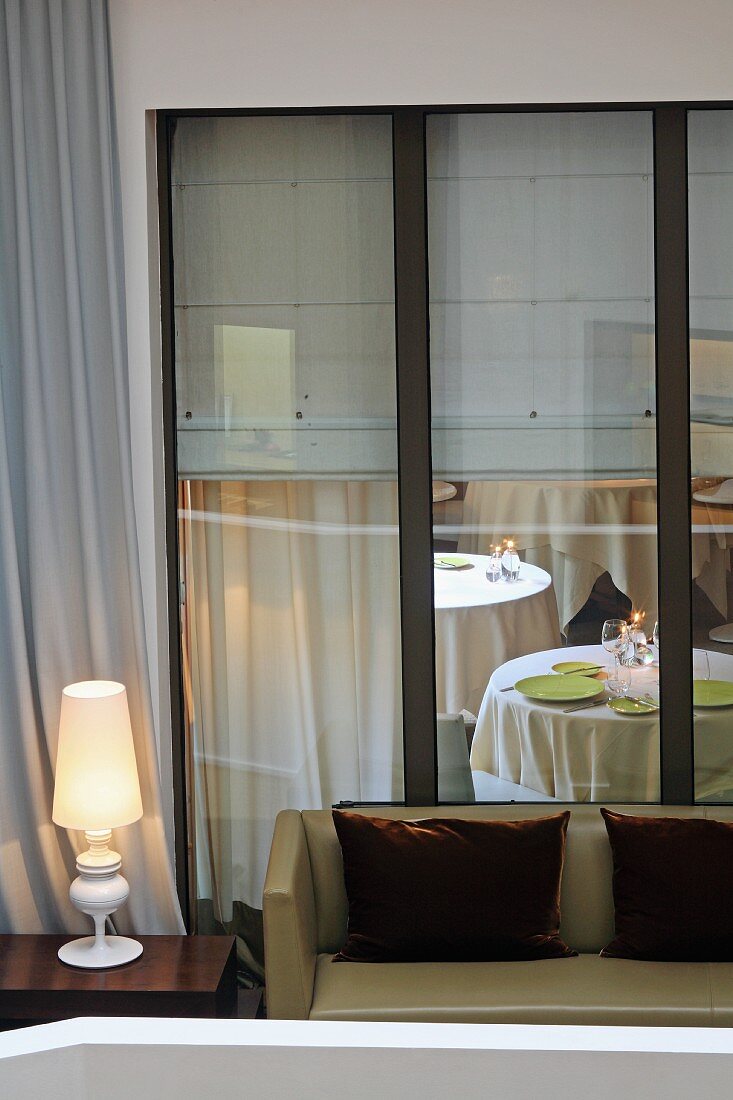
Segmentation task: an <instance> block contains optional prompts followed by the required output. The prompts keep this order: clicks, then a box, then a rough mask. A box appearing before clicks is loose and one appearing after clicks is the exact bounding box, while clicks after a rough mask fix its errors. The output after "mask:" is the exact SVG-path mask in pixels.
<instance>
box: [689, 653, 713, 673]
mask: <svg viewBox="0 0 733 1100" xmlns="http://www.w3.org/2000/svg"><path fill="white" fill-rule="evenodd" d="M692 679H693V680H709V679H710V658H709V657H708V654H707V651H706V650H704V649H693V651H692Z"/></svg>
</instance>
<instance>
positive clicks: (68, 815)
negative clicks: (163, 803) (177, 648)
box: [52, 680, 143, 831]
mask: <svg viewBox="0 0 733 1100" xmlns="http://www.w3.org/2000/svg"><path fill="white" fill-rule="evenodd" d="M142 814H143V806H142V800H141V798H140V783H139V781H138V776H137V766H136V764H135V748H134V745H133V741H132V727H131V725H130V711H129V709H128V706H127V691H126V690H125V686H124V684H117V683H115V682H114V681H112V680H85V681H83V682H82V683H79V684H70V685H69V686H68V687H65V688H64V690H63V694H62V696H61V721H60V724H59V745H58V755H57V757H56V787H55V790H54V797H53V814H52V816H53V820H54V821H55V822H56V824H57V825H62V826H63V827H64V828H66V829H84V830H87V831H91V830H95V829H115V828H117V827H118V826H119V825H129V824H130V823H131V822H133V821H137V820H138V818H140V817H142Z"/></svg>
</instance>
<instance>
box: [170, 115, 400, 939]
mask: <svg viewBox="0 0 733 1100" xmlns="http://www.w3.org/2000/svg"><path fill="white" fill-rule="evenodd" d="M172 198H173V252H174V274H175V340H176V404H177V429H178V431H177V451H178V454H177V462H178V477H179V504H180V508H179V536H180V573H181V580H182V585H181V598H182V602H181V614H182V638H181V645H182V658H183V671H184V693H185V711H186V722H187V728H188V738H189V746H190V753H191V759H192V774H193V777H194V790H193V797H194V812H195V850H196V874H195V878H196V889H197V897H198V899H199V906H200V911H199V916H200V924H199V927H200V929H201V930H202V931H205V930H206V929H207V927H208V928H210V927H213V926H214V925H213V924H212V921H216V922H218V923H219V924H226V923H227V922H229V921H231V920H234V921H235V923H236V921H237V920H238V918H239V917H241V915H242V914H243V913H245V912H247V910H246V906H251V907H259V905H260V899H261V896H262V884H263V878H264V871H265V866H266V861H267V856H268V853H269V847H270V841H271V838H272V827H273V822H274V818H275V815H276V814H277V812H278V811H279V810H281V809H282V808H284V807H288V806H294V807H298V808H305V807H320V806H328V805H330V804H332V803H333V802H337V801H340V800H342V799H343V800H349V799H350V800H355V801H356V800H364V801H371V800H375V801H381V800H384V801H388V800H393V799H396V800H399V799H401V798H402V797H403V780H402V734H401V730H402V716H401V714H402V704H401V682H400V662H401V657H400V629H399V628H400V622H399V565H398V519H397V473H396V471H397V446H396V397H395V337H394V286H393V212H392V138H391V118H390V117H388V116H368V115H364V116H359V117H349V116H319V117H302V116H301V117H269V118H265V117H258V118H195V119H181V120H179V121H178V123H177V127H176V132H175V139H174V146H173V196H172ZM243 906H244V907H243Z"/></svg>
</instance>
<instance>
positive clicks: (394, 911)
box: [333, 810, 576, 962]
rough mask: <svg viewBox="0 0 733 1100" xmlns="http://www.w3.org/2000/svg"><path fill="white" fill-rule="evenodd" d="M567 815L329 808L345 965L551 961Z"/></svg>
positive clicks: (556, 954)
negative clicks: (401, 815) (418, 814)
mask: <svg viewBox="0 0 733 1100" xmlns="http://www.w3.org/2000/svg"><path fill="white" fill-rule="evenodd" d="M569 818H570V814H569V813H568V812H565V813H563V814H558V815H557V816H556V817H544V818H538V819H536V820H534V821H459V820H457V819H455V818H450V819H446V820H443V819H437V818H436V819H425V820H423V821H388V820H385V819H383V818H375V817H364V816H362V815H361V814H353V813H344V812H343V811H341V810H334V814H333V819H334V824H335V826H336V832H337V834H338V838H339V841H340V843H341V850H342V852H343V858H344V880H345V884H346V894H347V896H348V899H349V926H348V939H347V941H346V943H345V945H344V946H343V947H342V949H341V951H340V952H339V953H338V954H337V955H336V956H335V957H336V959H337V960H338V961H348V962H407V961H410V962H442V961H449V960H450V961H453V960H459V961H463V962H485V961H490V960H507V959H515V960H516V959H554V958H561V957H563V956H567V955H575V954H576V952H575V951H572V950H571V949H570V948H569V947H567V946H566V945H565V944H564V943H563V942H562V940H561V939H560V937H559V935H558V928H559V924H560V877H561V875H562V866H563V859H564V856H565V834H566V832H567V827H568V819H569Z"/></svg>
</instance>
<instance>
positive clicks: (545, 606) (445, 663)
mask: <svg viewBox="0 0 733 1100" xmlns="http://www.w3.org/2000/svg"><path fill="white" fill-rule="evenodd" d="M465 557H466V558H467V559H468V560H469V561H470V562H471V564H472V565H473V568H472V569H468V570H440V569H436V570H435V694H436V702H437V709H438V713H441V714H457V713H458V712H459V711H461V710H468V711H470V712H471V713H472V714H476V713H477V712H478V709H479V707H480V706H481V700H482V699H483V697H484V692H485V691H486V685H487V684H488V682H489V679H490V677H491V674H492V672H493V671H494V669H496V668H498V667H499V665H501V664H504V662H505V661H508V660H511V659H512V658H514V657H519V656H521V655H522V654H524V653H530V652H532V651H533V650H535V649H546V648H550V647H552V646H556V645H559V643H560V641H561V638H560V623H559V621H558V616H557V601H556V599H555V593H554V591H553V587H552V582H551V579H550V577H549V575H548V574H547V573H545V572H544V571H543V570H541V569H538V568H536V567H535V566H532V565H524V566H522V569H521V571H520V577H519V580H518V581H517V582H516V583H514V584H507V583H506V582H504V581H499V582H497V583H496V584H491V583H490V582H489V581H488V580H487V579H486V567H487V565H488V557H487V556H485V555H480V554H474V555H472V554H467V555H465Z"/></svg>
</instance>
